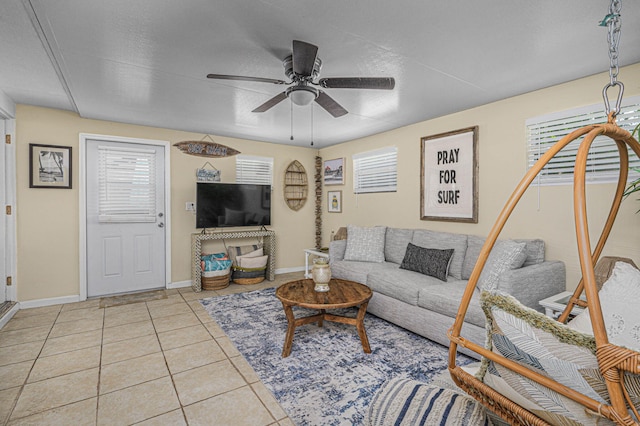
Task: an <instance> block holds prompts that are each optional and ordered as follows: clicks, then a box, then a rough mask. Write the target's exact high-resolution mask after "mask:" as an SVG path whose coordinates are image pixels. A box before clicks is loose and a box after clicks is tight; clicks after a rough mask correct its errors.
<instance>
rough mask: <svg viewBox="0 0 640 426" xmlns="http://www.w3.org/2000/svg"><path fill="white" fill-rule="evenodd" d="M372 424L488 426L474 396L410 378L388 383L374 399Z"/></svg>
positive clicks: (371, 416)
mask: <svg viewBox="0 0 640 426" xmlns="http://www.w3.org/2000/svg"><path fill="white" fill-rule="evenodd" d="M367 424H368V425H369V426H387V425H398V426H401V425H411V426H413V425H446V426H458V425H459V426H476V425H483V426H487V425H489V424H490V423H489V420H488V419H487V413H486V411H485V409H484V408H483V407H482V405H480V404H479V403H478V402H476V401H475V400H474V399H472V398H470V397H468V396H467V395H463V394H461V393H459V392H456V391H454V390H452V389H445V388H440V387H437V386H433V385H427V384H423V383H419V382H417V381H415V380H412V379H408V378H394V379H391V380H388V381H387V382H385V383H384V384H383V385H382V386H381V387H380V389H379V390H378V392H377V393H376V395H375V396H374V397H373V400H372V401H371V406H370V407H369V414H368V418H367Z"/></svg>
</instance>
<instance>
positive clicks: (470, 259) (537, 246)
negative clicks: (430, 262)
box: [462, 235, 544, 280]
mask: <svg viewBox="0 0 640 426" xmlns="http://www.w3.org/2000/svg"><path fill="white" fill-rule="evenodd" d="M485 240H486V238H483V237H477V236H475V235H469V238H468V241H467V252H466V254H465V256H464V262H463V264H462V279H463V280H468V279H469V277H471V272H473V267H474V266H476V262H477V261H478V257H480V250H482V246H483V245H484V242H485ZM498 241H502V240H498ZM513 241H516V242H518V243H525V244H526V245H525V251H526V254H527V257H526V259H525V261H524V264H523V265H522V266H531V265H536V264H538V263H542V262H544V241H542V240H539V239H536V240H524V239H515V240H513Z"/></svg>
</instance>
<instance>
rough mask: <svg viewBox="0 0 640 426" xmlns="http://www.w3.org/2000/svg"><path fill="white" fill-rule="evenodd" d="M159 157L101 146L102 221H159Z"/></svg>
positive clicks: (149, 152)
mask: <svg viewBox="0 0 640 426" xmlns="http://www.w3.org/2000/svg"><path fill="white" fill-rule="evenodd" d="M155 182H156V157H155V151H154V150H151V149H128V148H114V147H107V146H99V147H98V193H99V199H98V221H99V222H154V221H155V220H156V197H157V195H158V194H156V183H155Z"/></svg>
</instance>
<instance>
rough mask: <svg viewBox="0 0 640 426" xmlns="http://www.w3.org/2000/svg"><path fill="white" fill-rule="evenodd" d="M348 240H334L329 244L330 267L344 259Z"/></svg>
mask: <svg viewBox="0 0 640 426" xmlns="http://www.w3.org/2000/svg"><path fill="white" fill-rule="evenodd" d="M346 250H347V240H334V241H331V242H330V243H329V265H331V264H333V262H338V261H340V260H343V259H344V253H345V251H346Z"/></svg>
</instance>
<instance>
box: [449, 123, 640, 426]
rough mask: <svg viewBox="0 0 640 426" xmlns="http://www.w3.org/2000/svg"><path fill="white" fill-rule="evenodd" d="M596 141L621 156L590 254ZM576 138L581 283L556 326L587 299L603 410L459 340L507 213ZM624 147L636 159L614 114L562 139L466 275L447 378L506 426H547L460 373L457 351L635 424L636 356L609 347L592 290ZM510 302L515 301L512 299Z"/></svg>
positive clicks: (620, 187) (526, 180)
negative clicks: (604, 393) (628, 385)
mask: <svg viewBox="0 0 640 426" xmlns="http://www.w3.org/2000/svg"><path fill="white" fill-rule="evenodd" d="M600 135H602V136H606V137H609V138H610V139H612V140H613V141H614V142H615V143H616V146H617V148H618V153H619V156H620V173H619V176H618V183H617V186H616V192H615V195H614V197H613V200H612V203H611V208H610V211H609V215H608V217H607V220H606V222H605V224H604V226H603V230H602V233H601V235H600V237H599V239H598V242H597V244H596V246H595V248H594V249H593V251H592V249H591V242H590V239H589V228H588V223H587V205H586V194H585V192H586V187H585V174H586V164H587V155H588V152H589V148H590V146H591V144H592V143H593V141H594V139H595V138H596V137H597V136H600ZM581 137H584V139H583V140H582V142H581V143H580V147H579V149H578V153H577V155H576V161H575V167H574V184H573V205H574V220H575V229H576V238H577V246H578V255H579V260H580V269H581V272H582V279H581V280H580V283H579V284H578V288H576V291H575V292H574V294H573V296H572V298H571V301H570V303H568V304H567V308H566V309H565V311H564V312H563V314H562V315H561V317H560V320H562V321H563V322H564V321H566V318H567V317H568V314H569V312H570V311H571V309H572V308H573V306H574V304H577V303H578V302H577V300H578V298H579V296H580V295H581V294H582V292H583V291H584V292H585V295H586V299H587V303H586V305H587V306H588V308H589V311H590V317H591V324H592V327H593V332H594V338H595V342H596V357H597V360H598V366H599V369H600V372H601V373H602V375H603V377H604V379H605V383H606V385H607V390H608V393H609V397H610V401H611V403H610V404H608V405H605V404H601V403H599V402H598V401H595V400H593V399H591V398H589V397H587V396H585V395H583V394H581V393H579V392H577V391H575V390H573V389H570V388H568V387H566V386H563V385H561V384H560V383H558V382H556V381H555V380H553V379H551V378H548V377H546V376H543V375H541V374H538V373H536V372H534V371H532V370H530V369H528V368H526V367H524V366H522V365H521V364H518V363H516V362H514V361H511V360H509V359H507V358H505V357H503V356H501V355H499V354H496V353H494V352H492V351H490V350H488V349H486V348H484V347H482V346H479V345H477V344H474V343H473V342H470V341H468V340H467V339H465V338H464V337H462V336H461V335H460V332H461V329H462V324H463V322H464V318H465V315H466V313H467V309H468V307H469V302H470V301H471V297H472V295H473V292H474V291H475V289H476V286H477V283H478V279H479V278H480V274H481V272H482V269H483V268H484V266H485V264H486V262H487V258H488V257H489V254H490V252H491V249H492V248H493V246H494V244H495V242H496V240H497V239H498V236H499V235H500V232H501V231H502V229H503V227H504V225H505V224H506V222H507V220H508V219H509V217H510V216H511V213H512V212H513V210H514V208H515V207H516V205H517V203H518V202H519V201H520V199H521V198H522V196H523V195H524V193H525V191H526V190H527V188H528V187H529V186H530V185H531V183H532V182H533V180H534V179H535V177H536V176H537V175H538V174H539V173H540V171H541V170H542V169H543V167H544V166H545V165H546V164H547V163H548V162H549V161H550V160H551V159H552V158H553V157H554V156H555V155H556V154H558V152H560V150H561V149H562V148H564V147H565V146H567V145H568V144H569V143H571V142H573V141H574V140H576V139H578V138H581ZM627 147H629V148H630V149H632V150H633V152H635V153H636V155H638V156H639V157H640V144H639V143H638V141H636V140H635V139H634V138H633V137H632V136H631V134H630V133H629V132H627V131H626V130H624V129H621V128H620V127H618V126H617V125H616V123H615V116H614V114H610V115H609V120H608V122H607V123H606V124H596V125H590V126H585V127H582V128H580V129H578V130H575V131H574V132H572V133H570V134H569V135H567V136H565V137H564V138H562V139H561V140H560V141H558V142H557V143H556V144H555V145H554V146H553V147H552V148H550V149H549V150H548V151H547V152H546V153H545V154H544V155H543V156H542V157H541V158H540V159H539V160H538V161H537V162H536V163H535V165H534V166H533V167H532V168H531V169H530V170H529V171H528V172H527V173H526V174H525V176H524V177H523V178H522V180H521V181H520V183H519V184H518V186H517V187H516V189H515V190H514V192H513V194H512V195H511V197H510V198H509V199H508V201H507V202H506V204H505V206H504V208H503V209H502V211H501V212H500V214H499V216H498V218H497V220H496V222H495V224H494V225H493V227H492V229H491V231H490V233H489V235H488V237H487V239H486V241H485V244H484V246H483V247H482V250H481V252H480V256H479V257H478V261H477V262H476V265H475V267H474V269H473V272H472V273H471V277H470V278H469V282H468V285H467V287H466V289H465V292H464V294H463V297H462V300H461V303H460V307H459V309H458V313H457V315H456V319H455V322H454V324H453V326H452V327H451V328H450V329H449V331H448V337H449V340H450V341H451V343H450V346H449V372H450V373H451V376H452V378H453V380H454V382H455V383H456V384H457V385H458V386H460V387H461V388H462V389H464V390H465V391H466V392H467V393H469V394H470V395H471V396H473V397H474V398H476V399H477V400H478V401H480V402H481V403H482V404H483V405H485V406H486V407H488V408H489V409H491V410H492V411H494V412H495V413H496V414H498V415H499V416H501V417H502V418H504V419H505V420H506V421H508V422H509V423H512V424H524V425H546V424H548V423H547V422H546V421H544V420H543V419H541V418H539V417H538V416H536V415H535V414H533V413H531V412H530V411H527V410H526V409H524V408H523V407H521V406H519V405H518V404H516V403H514V402H513V401H512V400H510V399H509V398H507V397H506V396H504V395H501V394H500V393H498V392H496V391H495V390H494V389H492V388H490V387H489V386H487V385H485V384H484V383H482V382H481V381H480V380H479V379H477V378H476V377H474V376H472V375H470V374H468V373H466V372H465V371H464V370H462V369H461V368H460V367H459V366H458V365H457V361H456V356H457V346H458V345H460V346H462V347H464V348H466V349H469V350H471V351H473V352H476V353H477V354H479V355H481V356H483V357H486V358H488V359H490V360H492V361H494V362H496V363H499V364H500V365H502V366H504V367H505V368H509V369H511V370H512V371H514V372H516V373H518V374H521V375H523V376H525V377H527V378H529V379H531V380H534V381H536V382H537V383H540V384H541V385H543V386H546V387H548V388H549V389H552V390H554V391H556V392H558V393H559V394H561V395H564V396H566V397H567V398H570V399H572V400H573V401H576V402H577V403H579V404H581V405H583V406H584V407H585V408H586V409H587V410H590V411H592V412H594V413H597V414H598V415H600V416H603V417H606V418H608V419H609V420H611V421H613V422H616V423H617V424H621V425H634V424H637V423H636V422H635V421H634V419H633V417H632V416H631V415H630V414H629V412H628V409H632V410H635V408H634V407H633V404H632V403H631V401H630V399H629V396H628V395H626V390H625V388H624V373H625V372H631V373H634V374H640V353H638V352H636V351H633V350H630V349H627V348H623V347H620V346H617V345H614V344H611V343H609V340H608V337H607V333H606V329H605V324H604V319H603V316H602V309H601V306H600V299H599V297H598V290H599V287H598V285H597V282H596V276H595V272H594V265H595V264H596V263H597V261H598V259H599V258H600V255H601V254H602V250H603V248H604V246H605V244H606V241H607V238H608V237H609V234H610V233H611V229H612V227H613V223H614V221H615V219H616V216H617V214H618V211H619V208H620V203H621V202H622V198H623V193H624V189H625V187H626V183H627V177H628V173H629V153H628V150H627ZM514 296H515V297H516V298H517V295H514ZM635 415H636V417H637V416H638V414H637V412H636V413H635Z"/></svg>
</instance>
